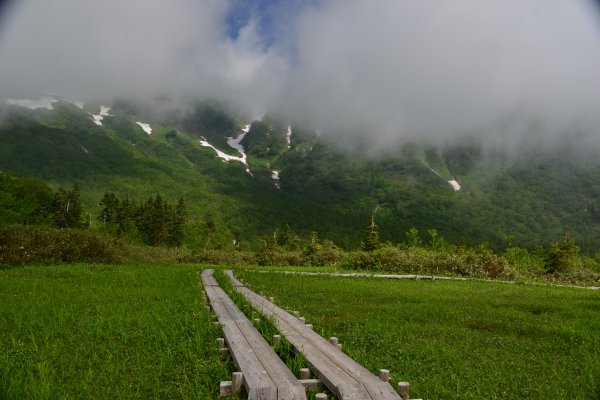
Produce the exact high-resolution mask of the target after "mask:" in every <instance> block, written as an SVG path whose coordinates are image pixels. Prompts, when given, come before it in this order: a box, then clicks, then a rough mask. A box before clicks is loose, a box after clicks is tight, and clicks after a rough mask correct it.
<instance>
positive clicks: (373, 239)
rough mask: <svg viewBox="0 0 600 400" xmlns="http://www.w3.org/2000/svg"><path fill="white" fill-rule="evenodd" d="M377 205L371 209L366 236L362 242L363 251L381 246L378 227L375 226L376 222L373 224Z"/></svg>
mask: <svg viewBox="0 0 600 400" xmlns="http://www.w3.org/2000/svg"><path fill="white" fill-rule="evenodd" d="M378 207H379V206H378ZM378 207H375V210H373V213H372V214H371V222H370V223H369V225H368V226H367V237H366V238H365V241H364V242H363V243H362V248H363V250H364V251H374V250H377V249H378V248H379V247H380V246H381V243H380V242H379V228H378V227H377V224H375V214H376V213H377V209H378Z"/></svg>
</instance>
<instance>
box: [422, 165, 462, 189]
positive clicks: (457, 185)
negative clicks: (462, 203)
mask: <svg viewBox="0 0 600 400" xmlns="http://www.w3.org/2000/svg"><path fill="white" fill-rule="evenodd" d="M429 170H430V171H431V172H433V173H434V174H436V175H437V176H439V177H440V178H441V179H442V180H444V181H446V182H448V184H449V185H450V186H452V189H454V191H455V192H460V191H461V189H462V187H461V186H460V183H458V181H457V180H456V179H452V180H447V179H446V178H444V177H443V176H441V175H440V174H439V173H438V172H437V171H436V170H435V169H433V168H431V167H429Z"/></svg>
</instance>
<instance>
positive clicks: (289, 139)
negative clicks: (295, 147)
mask: <svg viewBox="0 0 600 400" xmlns="http://www.w3.org/2000/svg"><path fill="white" fill-rule="evenodd" d="M285 137H286V140H287V148H288V150H289V149H290V147H292V126H291V125H288V129H287V134H286V136H285Z"/></svg>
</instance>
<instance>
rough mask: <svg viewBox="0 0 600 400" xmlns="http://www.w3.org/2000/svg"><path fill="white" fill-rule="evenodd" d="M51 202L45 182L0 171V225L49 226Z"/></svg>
mask: <svg viewBox="0 0 600 400" xmlns="http://www.w3.org/2000/svg"><path fill="white" fill-rule="evenodd" d="M51 201H52V191H51V189H50V188H49V187H48V185H47V184H46V183H45V182H44V181H41V180H39V179H34V178H21V177H17V176H15V175H13V174H8V173H6V172H2V171H0V210H1V212H0V224H24V225H30V224H49V219H50V217H49V207H48V206H49V204H50V203H51Z"/></svg>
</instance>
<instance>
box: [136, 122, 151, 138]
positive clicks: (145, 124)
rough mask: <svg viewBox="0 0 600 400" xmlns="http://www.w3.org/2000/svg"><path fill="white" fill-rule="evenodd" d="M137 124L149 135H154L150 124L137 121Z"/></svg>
mask: <svg viewBox="0 0 600 400" xmlns="http://www.w3.org/2000/svg"><path fill="white" fill-rule="evenodd" d="M135 123H136V124H138V125H139V126H140V127H141V128H142V129H143V130H144V132H146V133H147V134H148V135H152V127H151V126H150V124H147V123H145V122H138V121H136V122H135Z"/></svg>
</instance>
